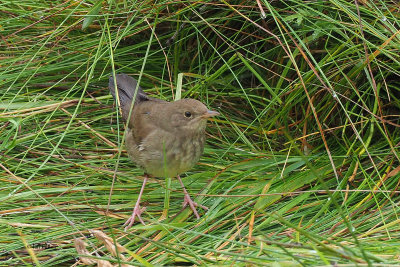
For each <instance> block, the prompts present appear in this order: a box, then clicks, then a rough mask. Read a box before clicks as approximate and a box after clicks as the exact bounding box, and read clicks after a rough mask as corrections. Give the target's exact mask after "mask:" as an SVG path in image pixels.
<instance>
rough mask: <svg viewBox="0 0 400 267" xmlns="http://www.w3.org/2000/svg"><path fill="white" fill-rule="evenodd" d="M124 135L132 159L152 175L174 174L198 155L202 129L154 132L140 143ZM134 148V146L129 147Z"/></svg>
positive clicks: (173, 175) (201, 151) (187, 168)
mask: <svg viewBox="0 0 400 267" xmlns="http://www.w3.org/2000/svg"><path fill="white" fill-rule="evenodd" d="M131 139H132V138H129V137H128V136H127V139H126V144H127V146H130V147H131V148H129V147H127V150H128V152H130V153H129V155H130V157H131V158H132V160H133V161H134V162H136V164H138V165H139V166H140V167H142V168H143V169H144V170H145V171H146V172H147V173H148V174H151V175H153V176H155V177H175V176H177V175H179V174H181V173H183V172H186V171H188V170H189V169H191V168H192V167H193V166H194V165H195V164H196V163H197V162H198V161H199V159H200V157H201V155H202V153H203V150H204V143H205V133H204V132H198V133H193V134H187V133H186V134H183V133H168V132H164V131H157V132H154V134H153V135H151V136H149V138H147V139H146V140H144V141H143V142H142V143H140V144H138V143H134V142H132V140H131ZM132 148H133V149H132Z"/></svg>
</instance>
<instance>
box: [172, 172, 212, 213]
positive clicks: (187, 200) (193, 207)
mask: <svg viewBox="0 0 400 267" xmlns="http://www.w3.org/2000/svg"><path fill="white" fill-rule="evenodd" d="M178 180H179V182H180V183H181V186H182V188H183V193H184V194H185V198H184V200H183V207H186V206H187V205H189V207H190V208H191V210H192V211H193V213H194V215H196V218H197V219H200V216H199V213H198V212H197V210H196V207H201V208H203V209H205V210H208V208H207V207H206V206H203V205H200V204H197V203H196V202H194V201H193V200H192V199H191V198H190V196H189V194H188V192H187V191H186V188H185V186H184V185H183V182H182V180H181V177H180V176H179V175H178Z"/></svg>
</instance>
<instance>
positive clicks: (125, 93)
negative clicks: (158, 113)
mask: <svg viewBox="0 0 400 267" xmlns="http://www.w3.org/2000/svg"><path fill="white" fill-rule="evenodd" d="M115 78H116V83H114V77H113V76H112V75H111V76H110V78H109V82H108V88H109V89H110V93H111V95H112V96H113V97H114V99H116V95H117V93H116V90H115V84H116V85H117V89H118V96H119V104H120V105H121V112H122V118H123V119H125V120H126V119H127V118H128V116H129V111H130V109H131V107H132V100H133V98H134V97H135V101H134V105H136V104H138V103H140V102H142V101H147V100H149V98H148V96H147V95H146V93H145V92H143V90H142V88H140V86H139V85H138V83H137V81H136V80H135V79H134V78H132V77H131V76H128V75H126V74H116V75H115ZM136 91H137V93H136V96H135V92H136ZM117 102H118V101H117Z"/></svg>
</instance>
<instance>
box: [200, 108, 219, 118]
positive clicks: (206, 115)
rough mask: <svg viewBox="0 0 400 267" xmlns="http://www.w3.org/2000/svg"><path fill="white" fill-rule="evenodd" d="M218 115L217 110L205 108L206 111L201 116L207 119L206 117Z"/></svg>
mask: <svg viewBox="0 0 400 267" xmlns="http://www.w3.org/2000/svg"><path fill="white" fill-rule="evenodd" d="M218 115H219V112H217V111H213V110H207V112H206V113H205V114H204V115H202V116H201V117H202V118H205V119H208V118H211V117H214V116H218Z"/></svg>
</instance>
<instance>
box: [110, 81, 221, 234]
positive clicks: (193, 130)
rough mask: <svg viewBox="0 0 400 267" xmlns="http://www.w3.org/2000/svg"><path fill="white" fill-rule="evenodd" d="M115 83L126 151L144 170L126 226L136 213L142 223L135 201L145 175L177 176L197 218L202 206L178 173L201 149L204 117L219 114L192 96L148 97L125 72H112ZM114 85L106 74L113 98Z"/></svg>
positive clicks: (189, 165)
mask: <svg viewBox="0 0 400 267" xmlns="http://www.w3.org/2000/svg"><path fill="white" fill-rule="evenodd" d="M116 84H117V88H118V96H119V100H120V107H121V112H122V117H123V119H124V120H125V121H127V120H128V118H129V122H128V123H127V129H126V130H127V133H126V150H127V151H128V154H129V156H130V158H131V159H132V161H134V162H135V163H136V164H137V165H138V166H140V167H141V168H142V169H143V170H144V171H145V180H144V182H143V186H142V189H141V191H140V193H139V197H138V200H137V202H136V205H135V208H134V210H133V213H132V216H131V218H130V219H128V221H127V222H126V223H125V224H126V225H127V226H126V229H127V228H129V227H130V226H132V224H133V223H134V221H135V217H136V216H137V217H138V219H139V220H140V221H141V222H142V223H143V224H144V222H143V220H142V218H141V216H140V215H141V213H142V212H143V210H144V209H141V208H140V205H139V202H140V198H141V195H142V193H143V189H144V186H145V184H146V181H147V175H152V176H155V177H175V176H177V178H178V179H179V181H180V183H181V185H182V187H183V190H184V193H185V199H184V206H187V205H189V206H190V208H191V209H192V210H193V212H194V214H195V215H196V217H197V218H199V215H198V213H197V211H196V208H195V207H196V206H201V207H203V208H206V207H204V206H202V205H198V204H197V203H195V202H193V201H192V200H191V198H190V196H189V194H188V193H187V192H186V189H185V187H184V186H183V183H182V180H181V179H180V177H179V175H180V174H181V173H183V172H186V171H188V170H189V169H191V168H192V167H193V166H194V165H195V164H196V163H197V161H198V160H199V159H200V156H201V154H202V153H203V149H204V143H205V128H206V123H207V119H208V118H210V117H213V116H216V115H218V114H219V113H218V112H215V111H211V110H208V109H207V107H206V106H205V105H204V104H203V103H201V102H200V101H197V100H195V99H181V100H178V101H174V102H167V101H164V100H160V99H156V98H152V97H149V96H147V95H146V94H145V93H144V92H143V90H142V89H141V88H140V87H139V86H138V85H137V82H136V80H135V79H133V78H132V77H130V76H128V75H126V74H118V75H116ZM114 86H115V84H114V79H113V77H110V80H109V88H110V92H111V94H112V95H113V96H114V98H116V92H115V87H114ZM135 90H137V92H136V94H135ZM135 95H136V96H135ZM134 97H135V101H134V104H133V107H132V100H133V98H134ZM131 109H132V112H131V114H130V117H129V113H130V110H131Z"/></svg>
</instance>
